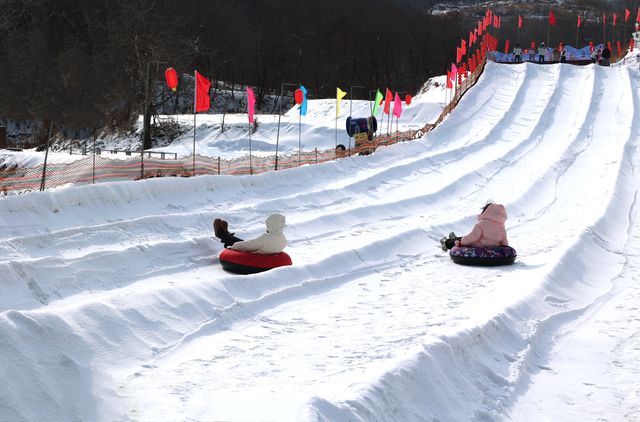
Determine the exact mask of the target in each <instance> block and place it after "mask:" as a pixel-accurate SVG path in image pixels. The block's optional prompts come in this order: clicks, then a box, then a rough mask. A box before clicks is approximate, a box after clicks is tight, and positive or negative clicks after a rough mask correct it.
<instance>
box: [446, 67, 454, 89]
mask: <svg viewBox="0 0 640 422" xmlns="http://www.w3.org/2000/svg"><path fill="white" fill-rule="evenodd" d="M447 88H448V89H451V88H453V84H452V83H451V72H449V71H448V70H447Z"/></svg>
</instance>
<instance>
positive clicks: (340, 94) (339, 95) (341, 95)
mask: <svg viewBox="0 0 640 422" xmlns="http://www.w3.org/2000/svg"><path fill="white" fill-rule="evenodd" d="M345 95H347V93H346V92H344V91H343V90H341V89H340V87H338V88H336V119H337V118H338V117H340V100H341V99H343V98H344V96H345Z"/></svg>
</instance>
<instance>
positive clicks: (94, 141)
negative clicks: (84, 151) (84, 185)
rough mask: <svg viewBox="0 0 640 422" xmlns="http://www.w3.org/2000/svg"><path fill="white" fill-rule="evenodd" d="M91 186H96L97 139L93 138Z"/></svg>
mask: <svg viewBox="0 0 640 422" xmlns="http://www.w3.org/2000/svg"><path fill="white" fill-rule="evenodd" d="M91 184H93V185H95V184H96V138H93V179H92V182H91Z"/></svg>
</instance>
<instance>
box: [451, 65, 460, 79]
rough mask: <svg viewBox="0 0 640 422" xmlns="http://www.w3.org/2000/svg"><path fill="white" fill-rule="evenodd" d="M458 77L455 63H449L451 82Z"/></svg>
mask: <svg viewBox="0 0 640 422" xmlns="http://www.w3.org/2000/svg"><path fill="white" fill-rule="evenodd" d="M457 77H458V67H457V66H456V64H455V63H451V82H453V83H456V78H457Z"/></svg>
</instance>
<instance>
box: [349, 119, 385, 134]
mask: <svg viewBox="0 0 640 422" xmlns="http://www.w3.org/2000/svg"><path fill="white" fill-rule="evenodd" d="M377 130H378V121H377V120H376V118H375V116H369V117H360V118H351V117H347V134H348V135H349V136H350V137H353V135H355V134H357V133H366V134H367V135H368V137H369V139H373V134H374V132H375V131H377Z"/></svg>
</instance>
